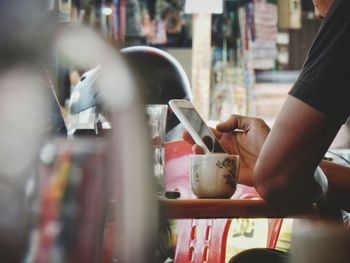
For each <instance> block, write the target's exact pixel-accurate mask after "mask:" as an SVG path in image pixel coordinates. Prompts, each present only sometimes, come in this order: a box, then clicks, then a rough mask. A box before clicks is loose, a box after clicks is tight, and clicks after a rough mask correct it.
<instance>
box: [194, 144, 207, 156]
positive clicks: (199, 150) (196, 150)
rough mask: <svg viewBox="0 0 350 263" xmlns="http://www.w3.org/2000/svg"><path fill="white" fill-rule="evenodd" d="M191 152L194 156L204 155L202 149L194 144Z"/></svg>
mask: <svg viewBox="0 0 350 263" xmlns="http://www.w3.org/2000/svg"><path fill="white" fill-rule="evenodd" d="M192 151H193V152H194V153H195V154H204V153H205V152H204V149H203V148H202V147H201V146H199V145H198V144H194V145H193V146H192Z"/></svg>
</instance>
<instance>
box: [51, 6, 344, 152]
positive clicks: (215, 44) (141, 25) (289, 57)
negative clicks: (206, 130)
mask: <svg viewBox="0 0 350 263" xmlns="http://www.w3.org/2000/svg"><path fill="white" fill-rule="evenodd" d="M58 2H59V3H58V18H57V19H58V22H59V23H60V24H61V25H62V26H71V25H77V24H78V25H87V26H89V27H92V28H94V29H96V31H97V32H99V34H101V35H102V36H103V37H104V38H105V39H106V40H108V41H109V42H110V43H111V44H112V45H114V46H115V47H116V48H117V49H120V48H123V47H129V46H138V45H147V46H152V47H157V48H160V49H162V50H164V51H166V52H168V53H169V54H171V55H173V56H174V57H175V58H176V59H177V60H178V61H179V62H180V64H181V65H182V67H183V68H184V70H185V72H186V75H187V77H188V79H189V80H190V83H191V86H192V90H193V94H194V103H195V105H196V107H197V109H199V111H200V112H201V114H202V116H203V117H204V118H205V119H206V120H208V121H213V122H217V121H222V120H225V119H226V118H227V117H228V116H229V115H230V114H232V113H235V114H248V115H255V116H259V117H261V118H263V119H265V120H266V121H267V122H268V123H269V124H272V123H273V120H274V118H275V116H276V115H277V113H278V111H279V109H280V107H281V105H282V103H283V101H284V99H285V98H286V94H287V92H288V90H289V89H290V88H291V86H292V84H293V82H294V81H295V80H296V79H297V77H298V73H299V71H300V69H301V67H302V65H303V62H304V60H305V58H306V56H307V51H308V49H309V47H310V46H311V44H312V41H313V39H314V37H315V36H316V34H317V32H318V29H319V26H320V21H318V20H317V19H316V18H315V16H314V12H313V4H312V1H309V0H280V1H276V0H255V1H253V0H224V1H217V3H219V4H218V5H217V4H211V5H209V6H208V8H207V9H208V10H201V5H199V4H198V3H199V2H198V1H195V0H194V1H185V0H118V1H116V0H96V1H88V0H67V1H58ZM207 2H209V1H207ZM213 2H215V1H213ZM58 64H59V74H58V75H57V84H58V85H57V86H56V92H57V96H58V100H59V102H60V105H61V106H62V107H63V108H65V109H66V108H67V106H68V104H69V103H68V100H69V97H70V93H71V91H72V89H73V88H74V86H75V85H76V83H77V81H78V80H79V76H80V75H81V74H82V73H83V71H84V69H77V68H74V66H73V65H67V64H66V63H65V62H64V61H62V60H59V59H58ZM348 133H349V129H348V128H347V127H344V128H343V129H342V131H341V134H342V136H341V138H340V139H339V142H338V141H336V142H335V143H334V146H335V147H337V148H339V147H340V148H341V147H343V148H347V147H349V140H348V139H346V137H348V136H347V134H348Z"/></svg>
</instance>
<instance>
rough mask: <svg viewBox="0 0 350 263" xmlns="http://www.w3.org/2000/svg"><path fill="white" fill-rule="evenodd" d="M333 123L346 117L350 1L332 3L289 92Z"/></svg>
mask: <svg viewBox="0 0 350 263" xmlns="http://www.w3.org/2000/svg"><path fill="white" fill-rule="evenodd" d="M289 94H290V95H292V96H294V97H296V98H298V99H300V100H302V101H303V102H305V103H307V104H308V105H310V106H311V107H313V108H315V109H316V110H318V111H320V112H322V113H324V114H326V115H328V116H329V117H331V118H332V119H334V120H335V121H339V122H342V123H344V122H345V121H346V119H347V118H348V117H349V115H350V0H336V1H335V3H334V4H333V6H332V8H331V9H330V11H329V14H328V15H327V17H326V19H325V21H324V23H323V25H322V27H321V29H320V31H319V33H318V35H317V37H316V39H315V41H314V43H313V45H312V47H311V49H310V51H309V54H308V57H307V59H306V62H305V64H304V66H303V69H302V72H301V74H300V76H299V78H298V80H297V81H296V82H295V84H294V86H293V88H292V89H291V91H290V92H289Z"/></svg>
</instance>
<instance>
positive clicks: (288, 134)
mask: <svg viewBox="0 0 350 263" xmlns="http://www.w3.org/2000/svg"><path fill="white" fill-rule="evenodd" d="M340 126H341V124H340V123H336V122H334V121H332V120H331V119H330V118H329V117H327V116H326V115H324V114H322V113H320V112H318V111H317V110H315V109H314V108H312V107H311V106H309V105H307V104H305V103H304V102H302V101H300V100H298V99H296V98H294V97H292V96H289V97H288V98H287V100H286V102H285V104H284V105H283V107H282V110H281V111H280V113H279V115H278V117H277V120H276V122H275V124H274V126H273V128H272V129H271V132H270V134H269V135H268V137H267V139H266V141H265V144H264V145H263V147H262V150H261V152H260V155H259V158H258V159H257V162H256V166H255V168H254V172H253V184H254V186H255V187H256V189H257V191H258V192H259V194H260V195H261V196H262V197H263V198H264V199H266V200H268V201H270V202H275V203H278V202H281V203H297V202H313V201H316V200H318V198H319V197H320V196H321V195H322V194H323V191H325V190H326V189H324V187H322V186H323V184H324V180H326V179H325V178H316V177H315V170H316V167H317V166H318V165H319V163H320V162H321V159H322V157H323V156H324V154H325V153H326V151H327V149H328V148H329V146H330V144H331V142H332V141H333V139H334V137H335V136H336V134H337V132H338V130H339V128H340ZM324 172H325V173H326V171H324ZM328 173H329V171H328ZM334 182H335V181H334V180H333V181H331V180H330V184H333V183H334ZM348 187H349V189H350V185H348ZM330 188H334V186H331V187H330Z"/></svg>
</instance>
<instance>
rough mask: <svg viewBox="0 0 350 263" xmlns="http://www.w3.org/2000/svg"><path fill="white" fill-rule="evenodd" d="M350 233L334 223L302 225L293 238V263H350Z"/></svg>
mask: <svg viewBox="0 0 350 263" xmlns="http://www.w3.org/2000/svg"><path fill="white" fill-rule="evenodd" d="M349 244H350V232H349V231H348V230H346V229H345V228H344V227H343V226H342V225H336V224H334V223H330V222H328V223H315V222H306V221H304V222H303V223H300V225H298V227H297V228H295V229H294V232H293V237H292V253H291V255H292V260H291V262H292V263H333V262H337V263H347V262H350V250H349Z"/></svg>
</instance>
